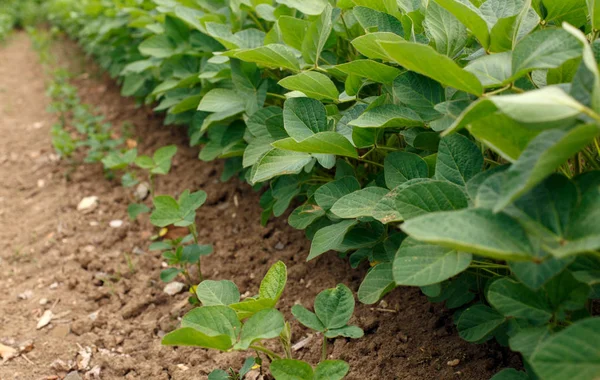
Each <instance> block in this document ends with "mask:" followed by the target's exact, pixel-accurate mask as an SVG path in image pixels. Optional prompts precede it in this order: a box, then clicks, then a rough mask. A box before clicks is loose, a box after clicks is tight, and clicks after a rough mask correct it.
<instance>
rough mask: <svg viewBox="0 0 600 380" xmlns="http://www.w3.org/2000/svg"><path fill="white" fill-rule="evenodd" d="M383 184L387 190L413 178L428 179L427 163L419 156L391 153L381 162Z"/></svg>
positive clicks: (406, 153)
mask: <svg viewBox="0 0 600 380" xmlns="http://www.w3.org/2000/svg"><path fill="white" fill-rule="evenodd" d="M383 166H384V168H383V170H384V175H385V184H386V186H387V187H388V188H389V189H393V188H395V187H396V186H398V185H401V184H403V183H405V182H406V181H408V180H411V179H414V178H427V177H429V169H428V167H427V163H426V162H425V160H423V159H422V158H421V157H420V156H418V155H416V154H414V153H408V152H392V153H390V154H388V155H387V156H386V157H385V160H384V161H383Z"/></svg>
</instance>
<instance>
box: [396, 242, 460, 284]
mask: <svg viewBox="0 0 600 380" xmlns="http://www.w3.org/2000/svg"><path fill="white" fill-rule="evenodd" d="M470 263H471V254H470V253H463V252H457V251H456V250H454V249H451V248H444V247H440V246H437V245H431V244H427V243H422V242H420V241H417V240H415V239H413V238H410V237H409V238H407V239H405V240H404V241H403V242H402V244H401V245H400V249H398V252H396V257H395V258H394V264H393V276H394V281H395V282H396V285H408V286H427V285H433V284H437V283H439V282H442V281H444V280H447V279H449V278H451V277H454V276H456V275H457V274H459V273H461V272H462V271H464V270H465V269H467V267H468V266H469V264H470Z"/></svg>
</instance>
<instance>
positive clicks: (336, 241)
mask: <svg viewBox="0 0 600 380" xmlns="http://www.w3.org/2000/svg"><path fill="white" fill-rule="evenodd" d="M356 223H358V222H357V221H356V220H344V221H342V222H339V223H336V224H332V225H330V226H327V227H323V228H321V229H320V230H318V231H317V233H316V234H315V236H314V237H313V240H312V243H311V245H310V253H309V254H308V257H307V258H306V261H310V260H312V259H314V258H315V257H317V256H320V255H322V254H323V253H325V252H327V251H329V250H332V249H336V248H337V247H338V246H339V245H340V244H342V242H343V241H344V236H346V234H347V233H348V230H350V228H352V227H354V226H355V225H356Z"/></svg>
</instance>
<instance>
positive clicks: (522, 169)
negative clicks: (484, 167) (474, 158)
mask: <svg viewBox="0 0 600 380" xmlns="http://www.w3.org/2000/svg"><path fill="white" fill-rule="evenodd" d="M598 132H599V130H598V127H597V126H595V125H592V124H583V125H579V126H577V127H574V128H569V129H551V130H548V131H544V132H542V133H540V134H539V135H538V136H537V137H535V138H534V139H533V140H532V141H531V142H530V143H529V145H527V148H525V150H524V151H523V153H522V154H521V156H520V157H519V159H518V160H517V161H516V162H515V163H514V164H513V165H512V166H511V167H510V168H509V169H508V170H507V172H506V177H505V181H504V185H503V187H502V193H501V196H500V199H499V200H498V203H497V204H496V206H495V207H494V210H495V211H500V210H502V209H504V208H505V207H506V206H507V205H509V204H510V203H511V202H513V201H514V200H515V199H517V198H518V197H519V196H521V195H522V194H524V193H525V192H527V191H528V190H529V189H531V188H533V187H534V186H536V185H537V184H538V183H540V182H541V181H542V180H543V179H544V178H546V177H547V176H548V175H550V174H551V173H552V172H554V171H555V170H556V168H558V167H559V166H560V165H562V164H563V163H564V162H566V161H567V160H568V159H569V158H570V157H572V156H573V155H574V154H576V153H577V152H579V151H580V150H581V149H583V148H584V147H585V146H587V145H588V144H589V143H590V142H591V141H593V139H594V137H596V136H597V135H598Z"/></svg>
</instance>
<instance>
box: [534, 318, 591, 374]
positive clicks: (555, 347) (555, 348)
mask: <svg viewBox="0 0 600 380" xmlns="http://www.w3.org/2000/svg"><path fill="white" fill-rule="evenodd" d="M599 341H600V318H588V319H584V320H581V321H578V322H575V323H574V324H573V325H571V326H569V327H567V328H566V329H564V330H562V331H561V332H559V333H557V334H556V335H554V336H552V337H550V338H549V339H547V340H546V341H545V342H543V343H542V344H541V345H540V347H539V348H538V349H537V350H536V351H535V352H534V354H533V355H532V356H531V358H530V360H529V361H530V363H531V365H532V366H533V368H534V369H535V372H536V373H537V374H538V375H539V376H540V377H541V378H543V379H544V380H562V379H578V380H594V379H597V378H598V374H599V373H600V347H599V346H598V344H597V343H598V342H599Z"/></svg>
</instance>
